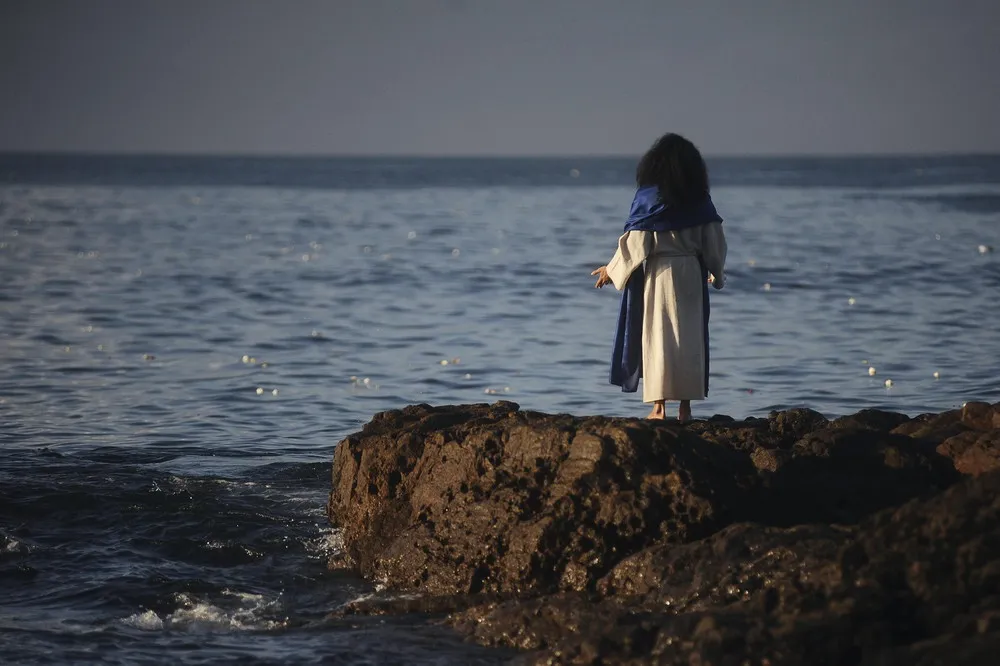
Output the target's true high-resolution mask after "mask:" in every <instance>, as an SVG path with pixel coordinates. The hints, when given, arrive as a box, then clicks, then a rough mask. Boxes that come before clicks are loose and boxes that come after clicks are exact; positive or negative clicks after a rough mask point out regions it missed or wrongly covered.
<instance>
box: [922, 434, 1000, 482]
mask: <svg viewBox="0 0 1000 666" xmlns="http://www.w3.org/2000/svg"><path fill="white" fill-rule="evenodd" d="M937 451H938V453H940V454H941V455H943V456H946V457H948V458H950V459H951V460H952V462H953V464H954V465H955V469H956V470H958V471H959V472H961V473H962V474H969V475H972V476H979V475H980V474H985V473H987V472H992V471H994V470H1000V430H994V431H991V432H976V431H971V432H965V433H962V434H961V435H956V436H954V437H950V438H948V439H946V440H945V441H944V442H942V443H941V445H940V446H938V447H937Z"/></svg>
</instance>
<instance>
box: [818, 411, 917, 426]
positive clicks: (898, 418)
mask: <svg viewBox="0 0 1000 666" xmlns="http://www.w3.org/2000/svg"><path fill="white" fill-rule="evenodd" d="M909 421H910V417H909V416H907V415H906V414H900V413H899V412H886V411H882V410H880V409H862V410H861V411H860V412H858V413H857V414H851V415H849V416H842V417H840V418H838V419H834V420H833V421H831V422H830V425H831V427H834V428H846V429H849V430H875V431H877V432H890V431H892V430H893V429H895V428H898V427H900V426H901V425H903V424H904V423H908V422H909Z"/></svg>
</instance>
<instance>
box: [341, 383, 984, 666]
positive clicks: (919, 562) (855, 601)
mask: <svg viewBox="0 0 1000 666" xmlns="http://www.w3.org/2000/svg"><path fill="white" fill-rule="evenodd" d="M329 515H330V518H331V521H332V522H333V523H334V524H335V525H337V526H339V527H340V528H341V529H342V534H343V540H344V546H345V547H344V553H343V556H342V557H341V558H340V559H338V561H336V562H332V563H331V566H341V567H342V566H350V567H354V568H356V569H357V570H359V571H360V573H361V574H362V575H364V576H366V577H368V578H369V579H371V580H374V581H377V582H378V583H381V584H382V585H384V586H385V587H386V589H387V590H388V594H386V595H381V596H379V597H378V598H376V599H374V600H369V601H367V602H363V603H360V604H356V605H355V606H353V607H350V608H345V609H341V611H340V612H355V613H380V612H429V613H451V615H450V616H449V619H448V621H449V622H451V623H452V625H453V626H455V627H456V628H457V629H458V630H460V631H462V632H464V633H466V634H468V635H469V636H471V637H473V638H474V639H475V640H477V641H479V642H481V643H484V644H487V645H496V646H513V647H517V648H521V649H523V650H525V651H526V652H525V653H524V657H523V660H524V661H525V662H527V663H587V664H591V663H593V664H597V663H604V664H608V663H629V664H632V663H634V664H646V663H658V664H938V663H940V664H979V663H983V664H986V663H994V661H993V660H994V659H995V656H996V654H997V650H1000V404H997V405H987V404H985V403H968V404H967V405H966V406H965V407H964V408H963V409H962V410H954V411H952V412H946V413H943V414H939V415H922V416H920V417H917V418H915V419H910V418H908V417H906V416H905V415H902V414H894V413H889V412H879V411H875V410H865V411H862V412H859V413H857V414H854V415H851V416H847V417H843V418H839V419H836V420H833V421H828V420H827V419H826V418H824V417H823V416H822V415H820V414H818V413H816V412H813V411H810V410H789V411H786V412H779V413H774V414H772V415H771V416H770V417H769V418H767V419H747V420H745V421H734V420H733V419H729V418H727V417H713V418H712V419H709V420H707V421H698V422H694V423H690V424H687V425H685V426H679V425H677V424H671V423H670V422H667V423H663V424H654V423H650V422H646V421H638V420H633V419H611V418H604V417H586V418H578V417H572V416H567V415H545V414H538V413H532V412H522V411H520V410H519V409H518V407H517V405H514V404H513V403H505V402H501V403H496V404H494V405H465V406H452V407H437V408H432V407H429V406H426V405H417V406H412V407H407V408H406V409H403V410H400V411H392V412H385V413H383V414H379V415H377V416H376V417H375V418H374V419H373V420H372V422H371V423H369V424H367V425H366V426H365V427H364V429H363V430H362V431H361V432H360V433H357V434H355V435H352V436H350V437H348V438H347V439H345V440H344V441H343V442H342V443H341V444H340V445H339V446H338V447H337V450H336V453H335V459H334V469H333V491H332V492H331V495H330V504H329ZM400 592H403V593H405V594H403V595H402V596H400V595H399V594H398V593H400Z"/></svg>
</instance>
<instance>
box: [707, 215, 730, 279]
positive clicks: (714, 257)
mask: <svg viewBox="0 0 1000 666" xmlns="http://www.w3.org/2000/svg"><path fill="white" fill-rule="evenodd" d="M727 250H728V248H727V246H726V234H725V232H724V231H722V223H721V222H712V223H710V224H706V225H704V226H703V227H702V235H701V256H702V257H703V258H704V260H705V267H706V268H708V272H709V273H711V274H712V278H713V279H712V286H713V287H715V288H716V289H722V288H723V287H724V286H726V252H727Z"/></svg>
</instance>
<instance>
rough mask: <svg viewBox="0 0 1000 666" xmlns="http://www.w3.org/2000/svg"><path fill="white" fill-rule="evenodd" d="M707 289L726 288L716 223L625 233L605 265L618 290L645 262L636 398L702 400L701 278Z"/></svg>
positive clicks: (721, 238)
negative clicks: (704, 273)
mask: <svg viewBox="0 0 1000 666" xmlns="http://www.w3.org/2000/svg"><path fill="white" fill-rule="evenodd" d="M699 254H700V255H701V256H702V258H703V259H704V261H705V266H706V268H707V269H708V272H709V274H710V279H711V281H712V285H713V286H714V287H715V288H716V289H722V287H723V286H725V283H726V275H725V264H726V236H725V234H724V233H723V231H722V223H721V222H712V223H710V224H703V225H700V226H697V227H691V228H689V229H682V230H680V231H669V232H655V231H627V232H625V234H623V235H622V237H621V238H619V239H618V251H617V252H615V256H614V257H613V258H612V259H611V261H610V262H608V268H607V270H608V277H610V278H611V281H612V282H613V283H614V285H615V288H616V289H618V290H619V291H620V290H621V289H623V288H624V287H625V283H626V282H627V281H628V277H629V275H631V274H632V271H634V270H635V269H636V268H638V267H639V266H640V265H642V263H643V262H646V265H645V273H646V283H645V285H644V288H643V318H642V399H643V402H653V401H656V400H703V399H704V398H705V386H706V383H707V382H706V379H707V378H706V377H705V320H704V313H703V309H702V298H703V296H702V289H703V285H702V273H701V265H700V264H699V262H698V255H699Z"/></svg>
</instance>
